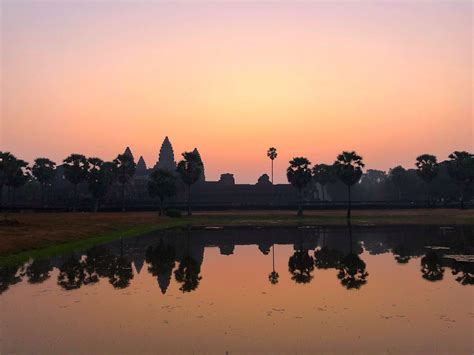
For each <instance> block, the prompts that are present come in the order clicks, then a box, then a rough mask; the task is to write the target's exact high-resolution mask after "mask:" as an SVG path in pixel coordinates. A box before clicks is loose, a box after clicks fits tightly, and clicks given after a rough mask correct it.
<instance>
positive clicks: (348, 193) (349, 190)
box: [347, 185, 352, 220]
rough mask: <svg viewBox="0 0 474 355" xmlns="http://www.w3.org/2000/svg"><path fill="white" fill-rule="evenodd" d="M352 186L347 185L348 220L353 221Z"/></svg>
mask: <svg viewBox="0 0 474 355" xmlns="http://www.w3.org/2000/svg"><path fill="white" fill-rule="evenodd" d="M351 202H352V201H351V185H347V219H349V220H350V219H351V207H352V206H351Z"/></svg>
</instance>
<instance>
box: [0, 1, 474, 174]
mask: <svg viewBox="0 0 474 355" xmlns="http://www.w3.org/2000/svg"><path fill="white" fill-rule="evenodd" d="M0 6H1V27H0V29H1V45H2V46H1V61H2V63H1V85H2V86H1V87H2V93H1V99H2V108H1V115H2V116H1V119H0V150H8V151H11V152H12V153H13V154H15V155H16V156H18V157H19V158H22V159H25V160H27V161H29V162H32V161H33V160H34V158H36V157H39V156H46V157H49V158H51V159H53V160H55V161H56V162H58V163H59V162H61V161H62V159H64V158H65V157H66V156H67V155H68V154H70V153H82V154H85V155H87V156H99V157H101V158H103V159H113V158H114V157H115V156H116V155H117V154H118V153H122V152H123V151H124V149H125V147H126V146H130V148H131V149H132V152H133V154H134V156H135V158H136V160H137V159H138V157H139V156H140V155H143V156H144V158H145V160H146V163H147V165H148V166H153V165H154V163H155V162H156V160H157V158H158V153H159V149H160V146H161V143H162V141H163V139H164V137H165V136H169V138H170V140H171V143H172V144H173V148H174V152H175V158H176V160H179V158H180V154H181V153H182V152H183V151H190V150H192V149H194V147H197V148H198V149H199V152H200V153H201V156H202V158H203V161H204V164H205V169H206V178H207V179H208V180H217V179H218V178H219V176H220V174H221V173H227V172H230V173H233V174H234V176H235V178H236V181H237V182H239V183H255V182H256V181H257V178H258V177H259V176H260V175H261V174H263V173H269V170H270V161H269V159H268V158H267V157H266V151H267V149H268V148H269V147H270V146H274V147H276V148H277V149H278V158H277V160H276V161H275V164H276V165H275V183H285V182H286V181H287V180H286V177H285V169H286V167H287V163H288V161H289V160H290V159H291V158H292V157H294V156H306V157H308V159H309V160H310V161H311V162H312V163H321V162H324V163H332V162H334V160H335V158H336V156H337V154H339V153H340V152H341V151H342V150H356V151H357V152H358V153H359V154H360V155H362V156H363V158H364V162H365V163H366V168H372V169H383V170H388V169H389V168H391V167H394V166H396V165H403V166H404V167H406V168H413V167H414V161H415V158H416V156H418V155H419V154H422V153H431V154H435V155H437V156H438V159H439V160H444V159H446V158H447V156H448V155H449V154H450V153H451V152H452V151H454V150H470V151H471V152H472V151H473V150H474V149H473V148H474V138H473V137H474V131H473V128H474V127H473V120H472V117H473V116H472V99H473V95H472V80H473V75H472V54H473V53H472V28H473V27H472V25H473V23H472V16H473V5H472V2H471V1H453V2H444V1H436V2H435V1H426V2H405V1H399V2H396V1H395V2H378V3H377V2H376V1H361V2H298V3H286V2H272V3H264V2H259V3H256V2H226V3H224V2H212V3H195V2H179V3H169V2H143V3H123V2H116V3H113V2H85V3H79V2H62V3H59V2H38V1H21V2H13V1H4V2H2V3H1V5H0Z"/></svg>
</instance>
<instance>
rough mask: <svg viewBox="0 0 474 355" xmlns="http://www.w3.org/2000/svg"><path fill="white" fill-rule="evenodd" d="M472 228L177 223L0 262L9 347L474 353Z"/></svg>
mask: <svg viewBox="0 0 474 355" xmlns="http://www.w3.org/2000/svg"><path fill="white" fill-rule="evenodd" d="M473 254H474V236H473V230H472V227H468V228H456V229H452V228H439V227H430V228H428V227H405V228H393V227H392V228H373V227H357V228H356V227H353V228H352V229H350V228H344V227H330V228H326V227H324V228H323V227H321V228H298V229H297V228H293V229H285V228H272V229H223V230H214V229H207V230H192V231H186V232H176V231H174V232H172V231H169V232H166V233H160V234H151V235H146V236H141V237H137V238H131V239H124V240H121V241H120V240H119V241H116V242H113V243H110V244H106V245H102V246H98V247H94V248H92V249H90V250H88V251H85V252H77V253H74V254H73V255H64V256H60V257H56V258H53V259H51V260H31V261H29V262H28V263H25V264H24V265H20V266H18V267H9V268H5V267H4V268H1V269H0V293H1V294H0V315H1V316H0V322H1V323H0V325H1V333H0V342H1V348H0V349H1V353H2V354H10V353H29V354H32V353H35V354H51V353H62V354H64V353H68V354H71V353H81V354H95V353H97V354H105V353H107V354H111V353H113V354H120V353H130V354H141V353H166V354H169V353H220V354H222V353H226V352H229V353H273V354H274V353H391V354H393V353H404V354H405V353H422V354H435V353H443V354H444V353H449V354H472V353H473V352H474V343H473V340H472V339H473V330H474V303H473V299H474V298H473V295H474V294H473V287H472V284H473V282H474V279H473V278H474V270H473V266H474V263H473V262H474V260H473Z"/></svg>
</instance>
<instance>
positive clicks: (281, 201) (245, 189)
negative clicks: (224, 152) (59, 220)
mask: <svg viewBox="0 0 474 355" xmlns="http://www.w3.org/2000/svg"><path fill="white" fill-rule="evenodd" d="M194 152H195V153H197V154H199V151H198V149H197V148H194ZM124 154H128V155H130V156H131V157H133V158H135V157H134V156H133V153H132V151H131V149H130V148H129V147H127V148H126V150H125V153H124ZM203 164H204V171H203V173H202V175H201V177H200V179H199V180H198V182H197V183H196V184H194V185H193V186H192V202H193V204H195V205H199V206H240V207H241V206H264V205H271V204H274V205H287V204H293V203H296V202H297V199H298V196H297V192H296V190H295V189H294V188H293V187H292V186H291V185H290V184H276V185H272V183H271V182H270V178H269V176H268V175H267V174H263V175H262V176H260V178H259V179H258V181H257V182H256V183H255V184H237V183H236V182H235V179H234V175H233V174H232V173H224V174H221V176H220V179H219V181H206V176H205V162H204V161H203ZM158 168H159V169H164V170H168V171H170V172H175V171H176V160H175V154H174V150H173V146H172V144H171V142H170V140H169V138H168V137H165V139H164V141H163V144H162V145H161V149H160V153H159V156H158V160H157V161H156V163H155V164H154V165H153V167H151V168H150V167H148V166H147V164H146V162H145V159H143V156H140V157H139V158H138V162H137V169H136V172H135V176H134V178H133V181H132V183H131V184H130V186H129V188H130V193H129V196H130V198H131V200H132V201H130V202H132V203H133V202H136V203H140V202H142V203H151V202H152V201H151V200H150V199H149V197H148V193H147V181H148V176H149V175H150V173H151V172H152V171H153V170H155V169H158ZM312 190H314V191H309V190H308V192H307V193H305V199H307V200H314V199H317V198H318V196H319V195H318V193H317V192H318V189H317V187H313V189H312ZM184 202H186V194H185V187H184V185H182V184H180V186H179V189H178V195H177V196H176V197H175V198H174V199H173V201H171V203H172V204H175V203H177V204H179V203H184Z"/></svg>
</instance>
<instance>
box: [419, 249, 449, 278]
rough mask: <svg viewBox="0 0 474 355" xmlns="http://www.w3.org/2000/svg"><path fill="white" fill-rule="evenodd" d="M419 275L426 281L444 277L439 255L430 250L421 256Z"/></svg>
mask: <svg viewBox="0 0 474 355" xmlns="http://www.w3.org/2000/svg"><path fill="white" fill-rule="evenodd" d="M421 274H422V275H421V276H422V277H423V278H424V279H425V280H428V281H433V282H434V281H440V280H442V279H443V277H444V267H443V265H442V260H441V258H440V256H439V255H438V254H437V253H435V252H434V251H432V250H430V251H429V252H428V253H426V255H425V256H424V257H423V258H421Z"/></svg>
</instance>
